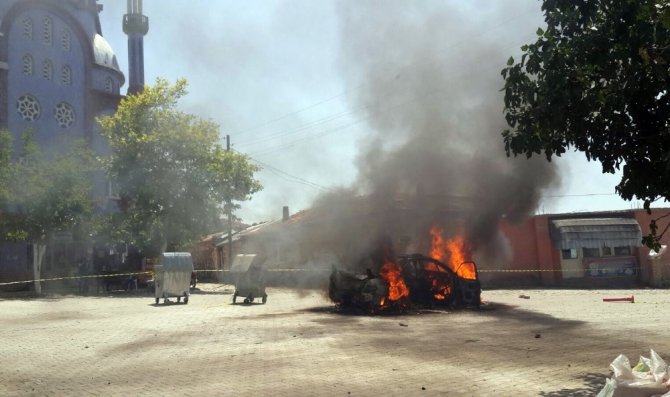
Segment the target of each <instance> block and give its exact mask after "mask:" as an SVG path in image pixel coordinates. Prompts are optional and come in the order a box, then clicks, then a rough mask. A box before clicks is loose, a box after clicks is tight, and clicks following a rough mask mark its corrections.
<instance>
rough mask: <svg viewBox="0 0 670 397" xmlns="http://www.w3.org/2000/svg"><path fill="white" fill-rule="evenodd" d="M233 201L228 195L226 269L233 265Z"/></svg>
mask: <svg viewBox="0 0 670 397" xmlns="http://www.w3.org/2000/svg"><path fill="white" fill-rule="evenodd" d="M226 151H227V152H230V135H226ZM232 207H233V201H232V200H231V198H230V196H228V261H229V263H228V270H230V269H231V268H232V266H233V208H232ZM221 270H223V269H221Z"/></svg>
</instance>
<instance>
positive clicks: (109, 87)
mask: <svg viewBox="0 0 670 397" xmlns="http://www.w3.org/2000/svg"><path fill="white" fill-rule="evenodd" d="M105 91H107V92H113V91H114V80H112V78H111V77H109V76H107V78H106V79H105Z"/></svg>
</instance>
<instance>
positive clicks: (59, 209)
mask: <svg viewBox="0 0 670 397" xmlns="http://www.w3.org/2000/svg"><path fill="white" fill-rule="evenodd" d="M2 141H3V142H10V141H11V140H9V139H7V138H6V137H4V138H2ZM2 147H3V148H4V147H5V146H2ZM0 153H1V154H2V155H1V157H2V158H0V161H3V163H4V167H3V168H2V169H3V170H4V171H5V172H1V171H0V173H1V174H3V175H4V176H3V177H4V178H6V184H7V185H6V186H7V189H6V190H5V202H4V205H3V209H4V211H3V213H2V216H0V232H1V234H2V239H4V240H9V241H27V242H29V243H30V244H31V245H32V248H33V255H32V256H33V264H32V267H33V278H34V280H36V281H35V293H37V294H40V293H41V292H42V289H41V284H40V282H39V279H40V274H41V267H42V260H43V258H44V253H45V252H46V247H47V241H48V239H49V237H50V236H51V235H52V234H53V233H55V232H58V231H68V230H70V231H71V230H73V229H74V228H77V227H80V226H81V225H84V224H86V223H87V222H88V220H89V218H90V217H91V214H92V210H93V207H94V203H93V200H92V196H91V179H90V178H91V173H92V172H93V171H94V170H95V169H96V168H97V167H99V164H98V163H97V162H96V161H95V157H94V156H93V153H92V152H91V151H90V150H89V149H88V147H87V145H86V143H85V142H83V141H75V142H73V143H72V145H71V146H70V148H69V149H68V150H67V151H65V152H59V153H56V154H51V153H48V152H45V151H43V150H42V149H41V148H40V147H39V145H37V143H36V142H35V140H34V138H33V134H32V132H31V131H26V132H25V133H24V134H23V143H22V151H21V153H19V155H18V157H17V159H16V160H15V161H10V160H9V159H10V156H11V155H10V153H11V151H10V150H9V149H7V151H5V150H4V149H2V150H1V151H0Z"/></svg>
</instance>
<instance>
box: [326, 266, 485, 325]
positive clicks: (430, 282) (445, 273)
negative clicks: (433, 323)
mask: <svg viewBox="0 0 670 397" xmlns="http://www.w3.org/2000/svg"><path fill="white" fill-rule="evenodd" d="M393 264H394V266H393V268H394V269H397V271H398V273H397V274H396V275H394V276H393V277H389V276H388V270H384V268H383V269H382V271H380V273H379V274H375V273H373V272H372V271H370V270H368V271H367V273H366V274H356V273H352V272H349V271H345V270H340V269H336V268H333V271H332V273H331V276H330V284H329V289H328V292H329V296H330V299H331V300H332V301H333V302H335V303H337V304H338V305H339V306H341V307H350V308H360V309H363V310H368V311H371V312H375V311H383V310H389V309H390V310H393V309H402V308H406V307H408V306H409V305H410V304H412V305H417V306H421V307H447V308H465V307H474V308H479V306H480V303H481V285H480V282H479V275H478V273H477V266H476V265H475V263H474V262H463V263H461V264H460V265H459V267H458V268H457V269H454V270H452V269H451V268H450V267H449V266H448V265H446V264H444V263H442V262H440V261H438V260H437V259H434V258H431V257H429V256H425V255H421V254H412V255H402V256H399V257H398V258H397V259H396V261H394V262H393ZM384 267H386V265H385V266H384ZM398 283H400V284H402V285H400V286H398V285H397V284H398ZM403 288H404V289H405V290H406V291H407V293H406V294H402V293H401V294H398V293H395V294H394V292H396V291H398V289H401V290H402V289H403Z"/></svg>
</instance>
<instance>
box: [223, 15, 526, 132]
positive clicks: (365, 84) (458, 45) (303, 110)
mask: <svg viewBox="0 0 670 397" xmlns="http://www.w3.org/2000/svg"><path fill="white" fill-rule="evenodd" d="M532 12H533V13H536V12H537V9H536V8H535V9H533V10H532ZM528 15H530V12H528V13H526V14H524V13H519V14H517V15H516V16H515V17H513V18H507V19H504V20H503V21H502V22H500V23H498V24H496V25H493V26H492V27H489V29H482V32H483V33H482V34H480V35H479V36H474V37H472V38H471V39H476V38H480V37H483V36H484V35H485V34H487V33H491V32H493V31H495V30H498V29H499V28H501V27H504V26H505V25H507V24H509V23H511V22H514V21H515V20H517V19H520V18H522V17H527V16H528ZM534 37H535V36H533V38H534ZM524 42H525V41H524ZM469 43H470V41H468V42H465V41H459V42H457V43H453V44H452V45H450V46H447V47H446V48H445V50H449V49H454V48H458V47H465V46H466V45H470V44H469ZM515 45H518V43H517V44H515ZM445 53H446V52H445ZM410 65H411V63H408V64H406V65H404V66H402V67H400V68H399V70H403V69H405V68H407V67H408V66H410ZM396 75H397V73H393V76H396ZM389 80H392V79H389ZM367 85H369V83H367V82H364V83H361V84H358V85H357V86H355V87H353V88H348V89H346V90H344V91H342V92H340V93H338V94H335V95H332V96H330V97H328V98H325V99H322V100H319V101H317V102H315V103H312V104H311V105H308V106H305V107H303V108H300V109H297V110H294V111H291V112H289V113H286V114H283V115H281V116H279V117H276V118H274V119H271V120H268V121H266V122H263V123H261V124H257V125H255V126H253V127H250V128H247V129H243V130H240V131H237V132H236V133H235V134H237V135H242V134H244V133H247V132H250V131H255V130H258V129H260V128H262V127H265V126H267V125H270V124H273V123H276V122H278V121H281V120H284V119H286V118H288V117H291V116H293V115H296V114H299V113H302V112H305V111H307V110H310V109H313V108H315V107H318V106H320V105H322V104H324V103H328V102H330V101H333V100H335V99H338V98H341V97H343V96H345V95H347V94H349V93H350V92H354V91H358V90H360V89H361V88H363V87H365V86H367Z"/></svg>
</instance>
